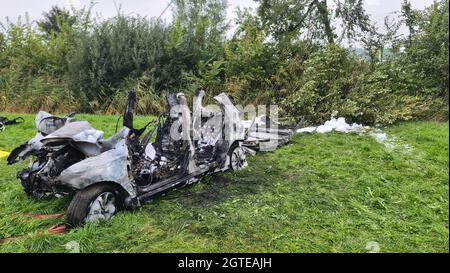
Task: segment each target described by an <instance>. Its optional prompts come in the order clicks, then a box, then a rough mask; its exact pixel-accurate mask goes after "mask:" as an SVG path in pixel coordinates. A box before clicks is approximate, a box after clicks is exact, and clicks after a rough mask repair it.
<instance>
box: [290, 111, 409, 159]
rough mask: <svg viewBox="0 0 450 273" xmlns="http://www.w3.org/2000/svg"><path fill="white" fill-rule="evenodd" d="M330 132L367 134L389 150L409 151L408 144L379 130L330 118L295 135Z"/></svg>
mask: <svg viewBox="0 0 450 273" xmlns="http://www.w3.org/2000/svg"><path fill="white" fill-rule="evenodd" d="M332 131H337V132H342V133H360V134H361V133H368V134H369V135H370V136H372V137H373V138H375V139H376V141H378V142H379V143H382V144H383V145H384V146H385V147H386V148H388V149H389V150H394V149H401V150H404V151H407V152H409V151H411V146H410V145H408V144H400V143H399V141H398V139H397V138H395V137H393V136H390V137H388V135H387V134H386V133H385V132H383V131H382V130H381V129H378V128H372V127H370V126H364V125H361V124H358V123H352V124H349V123H347V122H346V121H345V118H343V117H339V118H334V117H332V118H331V119H330V120H328V121H326V122H325V123H324V124H322V125H319V126H311V127H304V128H300V129H298V130H297V131H296V132H297V133H314V132H316V133H321V134H324V133H329V132H332Z"/></svg>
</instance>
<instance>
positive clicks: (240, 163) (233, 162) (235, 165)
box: [228, 144, 247, 171]
mask: <svg viewBox="0 0 450 273" xmlns="http://www.w3.org/2000/svg"><path fill="white" fill-rule="evenodd" d="M228 156H229V157H230V166H229V168H230V169H231V170H232V171H236V170H240V169H242V168H245V166H247V159H246V158H245V152H244V149H242V147H241V146H239V144H234V145H233V146H232V147H231V148H230V151H229V152H228Z"/></svg>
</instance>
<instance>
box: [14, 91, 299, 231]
mask: <svg viewBox="0 0 450 273" xmlns="http://www.w3.org/2000/svg"><path fill="white" fill-rule="evenodd" d="M204 95H205V93H204V92H203V91H199V92H198V93H197V96H196V97H195V99H194V102H193V108H194V111H193V112H191V111H190V109H189V107H188V103H187V99H186V97H185V96H184V95H183V94H182V93H179V94H171V95H169V96H168V99H167V102H168V109H169V111H168V112H167V113H165V114H163V115H160V116H158V117H156V118H154V119H153V120H151V121H149V122H148V123H147V124H146V125H145V126H144V127H143V128H139V129H137V128H134V126H133V115H134V105H135V103H136V95H135V93H134V92H130V93H129V95H128V101H127V106H126V109H125V111H124V115H123V128H122V129H121V130H119V131H118V132H117V133H116V134H114V135H113V136H111V137H110V138H103V132H102V131H99V130H96V129H95V128H92V127H91V125H90V124H89V123H88V122H87V121H82V120H77V119H76V118H75V117H74V114H69V115H67V116H65V117H62V118H60V117H56V116H53V115H51V114H49V113H46V112H42V111H41V112H39V113H38V114H37V116H36V119H35V125H36V130H37V134H36V135H35V137H34V138H32V139H31V140H29V141H28V142H27V143H25V144H23V145H21V146H19V147H17V148H16V149H14V150H13V151H12V152H11V154H10V155H9V157H8V158H7V161H8V164H14V163H16V162H18V161H20V160H25V159H26V158H28V157H31V158H32V159H31V160H30V164H29V166H28V167H27V168H25V169H23V170H22V171H19V172H18V174H17V177H18V178H19V180H20V181H21V183H22V185H23V188H24V190H25V192H26V193H27V194H28V195H30V196H33V197H38V198H42V197H45V196H64V195H74V196H73V199H72V201H71V203H70V205H69V207H68V209H67V212H66V223H67V224H68V225H69V226H78V225H81V224H83V223H84V222H89V221H96V220H99V219H109V218H111V217H112V216H113V215H114V214H115V213H116V212H117V210H119V209H133V208H136V207H138V206H140V205H142V204H143V203H145V202H146V201H149V200H151V199H152V198H154V197H156V196H158V195H161V194H164V193H166V192H168V191H171V190H174V189H176V188H179V187H182V186H185V185H188V184H191V183H194V182H196V181H198V180H199V179H200V178H202V177H203V176H205V175H208V174H211V173H215V172H223V171H229V170H231V171H234V170H239V169H241V168H244V167H245V166H246V165H247V160H246V154H247V153H254V152H255V150H259V149H260V148H261V147H263V146H264V147H265V148H267V147H268V146H272V148H273V147H276V146H278V145H282V144H285V143H286V142H288V141H289V139H290V137H291V136H292V130H289V129H287V128H280V129H279V130H274V129H273V128H267V126H264V125H267V124H264V123H263V122H260V121H261V120H262V117H258V118H253V119H252V120H243V118H242V113H241V112H242V111H240V110H239V109H238V108H237V107H236V106H235V105H234V104H233V102H232V100H231V99H230V98H229V97H228V96H227V95H225V94H224V93H222V94H220V95H218V96H215V97H214V101H215V103H216V105H213V106H208V107H203V105H202V100H203V97H204ZM268 123H271V125H273V124H272V123H273V122H271V121H270V122H268ZM256 124H258V125H259V127H261V128H260V130H256V129H255V128H256V127H258V126H255V125H256ZM275 125H277V126H278V124H275ZM272 127H273V126H272ZM261 129H262V130H261ZM153 139H154V141H153V142H152V140H153ZM267 143H270V145H267ZM259 145H261V146H259ZM265 148H264V149H265ZM264 149H261V150H264Z"/></svg>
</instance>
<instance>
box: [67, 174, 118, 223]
mask: <svg viewBox="0 0 450 273" xmlns="http://www.w3.org/2000/svg"><path fill="white" fill-rule="evenodd" d="M122 204H123V199H122V197H121V194H120V192H119V191H117V189H116V188H115V187H113V186H112V185H111V184H107V183H100V184H96V185H93V186H91V187H88V188H86V189H84V190H81V191H79V192H78V193H77V194H75V196H74V198H73V199H72V202H70V205H69V208H68V209H67V213H66V223H67V225H68V226H70V227H76V226H79V225H81V224H83V223H85V222H96V221H99V220H108V219H111V218H112V217H113V216H114V214H116V212H117V210H118V209H119V208H120V207H121V206H122Z"/></svg>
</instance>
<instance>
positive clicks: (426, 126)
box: [0, 114, 449, 252]
mask: <svg viewBox="0 0 450 273" xmlns="http://www.w3.org/2000/svg"><path fill="white" fill-rule="evenodd" d="M0 115H1V114H0ZM8 116H14V115H11V114H8ZM24 117H25V118H26V121H27V122H26V123H25V124H22V125H19V126H15V127H8V128H7V129H6V131H4V132H2V133H0V149H1V150H7V151H10V150H11V149H12V148H13V147H15V146H16V145H18V144H20V143H22V142H24V141H26V140H27V139H29V138H31V137H32V136H33V135H34V128H33V124H32V122H31V121H32V120H33V118H34V116H31V115H24ZM80 117H81V118H83V119H87V120H88V121H90V122H91V123H92V124H93V126H94V127H96V128H98V129H101V130H104V131H105V132H106V134H107V135H110V134H111V133H113V131H114V129H115V122H116V120H117V117H112V116H93V115H80ZM146 120H148V118H145V117H140V118H139V119H138V122H139V123H140V124H144V123H145V121H146ZM448 129H449V128H448V123H433V122H410V123H403V124H399V125H395V126H391V127H388V128H386V129H384V131H385V132H386V133H387V134H388V136H389V137H395V139H396V143H397V144H398V145H397V146H396V147H394V148H389V147H385V145H383V144H380V143H378V142H377V141H376V140H375V139H374V138H372V137H370V136H368V135H357V134H341V133H331V134H309V135H296V136H295V137H294V139H293V141H292V143H291V144H289V145H287V146H284V147H282V148H280V149H278V150H277V151H275V152H269V153H258V154H257V155H256V156H254V157H250V158H249V167H248V168H247V169H245V170H242V171H240V172H235V173H224V174H216V175H214V176H211V177H209V178H206V179H203V180H202V183H198V184H195V185H193V186H190V187H188V188H184V189H181V190H179V191H176V192H172V193H170V194H168V195H166V196H163V197H160V198H158V199H156V200H154V201H153V202H151V203H149V204H146V205H145V206H143V207H141V208H139V209H137V210H134V211H124V212H120V213H119V214H118V215H117V216H116V217H114V218H113V219H112V220H111V221H108V222H100V223H97V224H88V225H85V226H84V227H81V228H77V229H73V230H70V231H69V232H67V233H65V234H57V235H48V234H45V233H41V232H40V231H42V230H45V229H46V228H48V227H49V226H50V225H53V224H57V223H61V222H62V220H61V219H56V220H55V219H52V220H36V219H29V218H25V217H23V216H21V215H19V214H18V213H59V212H64V211H65V209H66V207H67V206H68V202H70V200H69V198H62V199H55V198H50V199H47V200H35V199H32V198H28V197H27V196H26V195H25V193H24V192H23V191H22V189H21V186H20V183H19V182H18V181H17V179H15V173H16V172H17V171H18V170H19V169H21V168H23V167H24V166H25V163H23V164H18V165H13V166H7V165H6V164H5V160H4V159H1V160H0V238H4V237H9V236H22V235H29V237H28V238H23V239H22V240H18V241H14V242H9V243H6V244H2V245H0V251H1V252H64V251H67V250H66V248H65V247H64V245H65V244H66V243H68V242H71V241H76V242H78V243H79V244H80V246H81V251H83V252H366V251H367V250H366V249H365V248H366V244H367V243H368V242H377V243H378V244H379V246H380V251H381V252H448V251H449V225H448V214H449V211H448V209H449V184H448V171H449V166H448V159H449V134H448ZM402 145H409V146H410V147H411V148H410V149H405V148H404V146H402Z"/></svg>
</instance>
